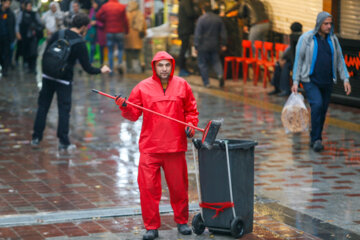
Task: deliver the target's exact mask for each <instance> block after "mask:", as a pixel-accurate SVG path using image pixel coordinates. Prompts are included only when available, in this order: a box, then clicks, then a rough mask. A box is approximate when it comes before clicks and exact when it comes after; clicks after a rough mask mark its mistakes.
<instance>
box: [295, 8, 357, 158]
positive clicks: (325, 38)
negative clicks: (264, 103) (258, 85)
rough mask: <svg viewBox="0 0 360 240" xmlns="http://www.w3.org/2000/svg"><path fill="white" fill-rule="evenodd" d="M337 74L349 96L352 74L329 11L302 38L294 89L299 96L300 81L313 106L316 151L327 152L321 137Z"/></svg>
mask: <svg viewBox="0 0 360 240" xmlns="http://www.w3.org/2000/svg"><path fill="white" fill-rule="evenodd" d="M337 72H338V73H339V76H340V78H341V80H343V81H344V89H345V92H346V94H347V95H349V94H350V93H351V86H350V83H349V73H348V71H347V69H346V65H345V61H344V57H343V54H342V50H341V47H340V44H339V40H338V38H337V37H336V35H335V34H334V28H333V19H332V16H331V15H330V14H329V13H327V12H320V13H319V14H318V16H317V18H316V25H315V29H314V30H310V31H308V32H306V33H304V34H303V35H301V37H300V39H299V41H298V43H297V45H296V55H295V62H294V68H293V86H292V89H291V90H292V92H294V93H297V91H298V84H299V82H301V83H302V84H303V86H304V89H305V92H306V96H307V98H308V101H309V103H310V107H311V132H310V138H311V141H310V146H311V147H312V148H313V149H314V151H316V152H319V151H321V150H323V149H324V147H323V144H322V136H321V134H322V130H323V127H324V122H325V117H326V112H327V109H328V106H329V102H330V97H331V92H332V88H333V84H334V83H336V81H337Z"/></svg>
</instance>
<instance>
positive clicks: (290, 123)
mask: <svg viewBox="0 0 360 240" xmlns="http://www.w3.org/2000/svg"><path fill="white" fill-rule="evenodd" d="M281 122H282V124H283V126H284V128H285V131H286V133H289V132H292V133H298V132H303V131H307V130H308V128H309V111H308V110H307V108H306V106H305V103H304V97H303V95H301V94H300V93H291V95H290V96H289V98H288V100H287V101H286V103H285V105H284V107H283V109H282V112H281Z"/></svg>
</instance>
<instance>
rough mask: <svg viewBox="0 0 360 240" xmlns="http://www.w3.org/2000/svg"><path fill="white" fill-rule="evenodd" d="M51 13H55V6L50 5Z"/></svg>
mask: <svg viewBox="0 0 360 240" xmlns="http://www.w3.org/2000/svg"><path fill="white" fill-rule="evenodd" d="M51 11H52V12H53V13H54V12H56V6H55V4H53V5H51Z"/></svg>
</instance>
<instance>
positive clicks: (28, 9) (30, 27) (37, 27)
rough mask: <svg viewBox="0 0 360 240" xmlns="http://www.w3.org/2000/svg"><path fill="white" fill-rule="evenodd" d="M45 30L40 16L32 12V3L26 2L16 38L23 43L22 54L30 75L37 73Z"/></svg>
mask: <svg viewBox="0 0 360 240" xmlns="http://www.w3.org/2000/svg"><path fill="white" fill-rule="evenodd" d="M43 30H44V27H43V25H42V23H41V19H40V16H39V14H38V13H37V12H35V11H32V3H31V2H29V1H27V2H25V9H24V11H22V12H20V14H19V15H18V18H17V19H16V37H17V39H18V40H21V42H22V44H21V45H22V53H23V58H24V61H25V62H26V63H27V64H28V73H32V74H35V73H36V71H35V67H36V58H37V56H38V48H37V47H38V42H39V37H41V36H42V33H43Z"/></svg>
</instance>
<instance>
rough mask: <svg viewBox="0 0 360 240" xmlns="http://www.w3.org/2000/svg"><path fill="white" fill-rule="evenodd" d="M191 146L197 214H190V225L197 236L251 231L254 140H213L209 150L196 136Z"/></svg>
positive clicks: (237, 235) (242, 233)
mask: <svg viewBox="0 0 360 240" xmlns="http://www.w3.org/2000/svg"><path fill="white" fill-rule="evenodd" d="M193 143H194V146H195V148H196V149H197V150H198V162H199V163H198V165H199V169H197V164H196V153H195V149H194V148H193V155H194V162H195V168H196V169H195V172H196V173H197V176H196V181H197V188H198V195H199V203H200V204H199V205H200V207H201V213H199V214H197V215H195V216H194V218H193V220H192V228H193V231H194V233H195V234H197V235H200V234H202V233H203V232H204V230H205V228H206V227H207V228H208V229H209V231H210V232H214V233H218V232H219V233H230V234H231V235H232V236H233V237H235V238H239V237H241V236H243V235H244V234H246V233H250V232H252V229H253V213H254V148H255V145H257V142H254V141H247V140H230V139H223V140H221V139H220V140H216V141H215V143H214V145H213V147H212V148H211V149H210V150H209V149H206V148H204V147H203V146H202V144H201V140H200V139H194V140H193Z"/></svg>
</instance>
